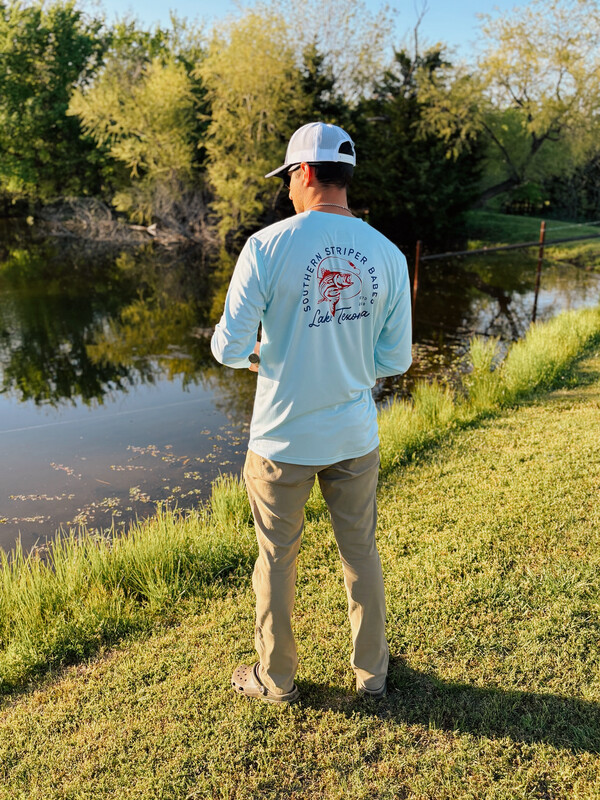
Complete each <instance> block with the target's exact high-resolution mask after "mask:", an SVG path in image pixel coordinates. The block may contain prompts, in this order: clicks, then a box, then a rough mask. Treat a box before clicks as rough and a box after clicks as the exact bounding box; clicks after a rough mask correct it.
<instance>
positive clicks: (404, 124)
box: [351, 49, 481, 246]
mask: <svg viewBox="0 0 600 800" xmlns="http://www.w3.org/2000/svg"><path fill="white" fill-rule="evenodd" d="M445 67H447V62H445V61H444V59H443V57H442V54H441V52H440V51H439V50H436V49H434V50H430V51H428V52H426V53H425V54H424V55H423V56H419V55H415V56H414V57H411V56H409V55H408V54H407V53H406V52H405V51H401V52H397V53H396V54H395V60H394V64H393V66H392V67H391V68H390V69H389V70H387V71H386V72H385V73H384V75H383V78H382V80H381V81H380V82H379V84H377V85H376V87H375V91H374V96H373V97H372V98H369V99H366V100H364V101H363V102H362V103H361V104H360V105H359V106H358V108H357V109H356V113H355V115H354V123H353V125H352V131H353V133H354V134H355V140H356V143H357V161H358V165H359V168H358V169H357V171H356V177H355V179H354V181H353V186H352V194H351V199H352V204H353V205H354V206H355V207H359V208H361V207H362V208H364V209H365V211H366V213H368V218H369V221H370V222H372V223H373V225H374V226H375V227H376V228H378V229H379V230H381V231H382V232H383V233H385V234H386V235H387V236H388V237H389V238H390V239H392V240H393V241H395V242H397V243H399V244H402V245H409V244H412V243H413V242H414V241H415V240H416V239H419V238H420V239H423V240H424V241H426V242H427V244H428V245H430V246H431V245H434V244H439V245H441V244H442V243H446V242H448V241H449V240H458V239H459V238H460V235H459V234H457V230H459V229H460V225H459V224H458V223H459V221H460V216H461V214H462V213H463V212H464V211H465V210H466V209H467V208H468V207H469V206H470V205H471V204H472V202H473V199H474V197H475V195H476V191H477V183H478V178H479V165H480V161H481V151H480V148H479V147H478V143H477V140H474V141H472V142H471V146H470V147H469V149H466V148H463V149H462V150H461V152H459V153H457V154H456V155H455V156H452V157H447V149H448V147H449V146H451V145H452V144H453V142H452V140H451V139H447V138H445V137H444V138H442V137H440V136H437V135H435V134H434V133H432V132H430V133H427V134H424V133H423V132H422V131H420V126H421V122H422V116H423V114H424V109H425V106H424V103H423V101H422V99H421V96H420V87H421V83H422V81H423V80H425V78H426V79H427V80H429V79H430V77H431V75H432V74H435V72H436V71H437V70H440V69H443V68H445Z"/></svg>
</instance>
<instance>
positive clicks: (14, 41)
mask: <svg viewBox="0 0 600 800" xmlns="http://www.w3.org/2000/svg"><path fill="white" fill-rule="evenodd" d="M105 46H106V34H105V33H104V32H103V29H102V23H101V22H99V21H98V20H88V19H87V18H86V16H85V15H84V14H83V13H82V12H81V11H80V10H78V9H77V8H76V7H75V4H74V3H73V2H66V3H63V2H55V3H52V4H47V3H44V2H33V3H31V4H25V3H24V2H21V0H10V2H8V3H7V4H4V3H2V4H1V5H0V190H2V191H3V192H4V193H5V194H9V195H12V196H15V195H16V196H19V195H26V196H28V197H30V198H34V199H36V198H41V199H47V198H51V197H56V196H60V195H68V194H75V193H87V192H93V191H97V190H98V188H99V179H98V169H97V167H98V156H97V154H96V153H95V150H94V147H93V144H92V142H91V141H89V140H86V138H85V137H83V136H82V132H81V128H80V125H79V122H78V120H77V119H75V118H72V117H69V116H67V113H66V112H67V107H68V105H69V99H70V96H71V93H72V91H73V89H74V87H75V86H84V85H85V84H86V83H87V82H88V81H89V79H90V78H91V76H92V75H93V74H94V71H95V69H96V67H97V65H98V63H99V62H100V59H101V58H102V54H103V51H104V49H105Z"/></svg>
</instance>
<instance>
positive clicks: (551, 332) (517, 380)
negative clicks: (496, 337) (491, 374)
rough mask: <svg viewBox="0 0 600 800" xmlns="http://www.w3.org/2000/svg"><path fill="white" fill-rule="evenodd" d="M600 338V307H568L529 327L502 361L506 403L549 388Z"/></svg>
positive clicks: (504, 399)
mask: <svg viewBox="0 0 600 800" xmlns="http://www.w3.org/2000/svg"><path fill="white" fill-rule="evenodd" d="M599 341H600V308H589V309H583V310H580V311H567V312H564V313H563V314H560V315H559V316H557V317H554V318H553V319H551V320H549V321H548V322H543V323H539V324H534V325H532V326H531V327H530V328H529V331H528V332H527V335H526V336H525V338H524V339H522V340H521V341H519V342H516V343H515V344H514V345H513V346H512V347H511V348H510V350H509V352H508V354H507V356H506V358H505V360H504V363H503V364H502V387H503V392H504V395H503V402H504V404H511V403H514V402H516V401H518V400H520V399H521V398H523V397H525V396H526V395H528V394H531V392H535V391H537V390H539V389H550V388H552V387H553V386H555V385H556V383H557V381H560V380H561V378H562V377H563V373H564V372H565V370H567V369H568V368H569V367H570V366H571V364H572V363H573V362H574V361H575V360H576V359H577V357H578V356H579V355H580V354H581V353H582V351H583V350H585V349H586V348H587V347H589V346H591V345H594V344H596V343H598V342H599Z"/></svg>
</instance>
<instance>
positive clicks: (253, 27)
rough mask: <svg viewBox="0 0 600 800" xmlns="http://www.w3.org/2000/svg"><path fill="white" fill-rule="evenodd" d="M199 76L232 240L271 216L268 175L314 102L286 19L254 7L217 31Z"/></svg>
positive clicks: (222, 213) (215, 187)
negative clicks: (234, 234) (305, 88)
mask: <svg viewBox="0 0 600 800" xmlns="http://www.w3.org/2000/svg"><path fill="white" fill-rule="evenodd" d="M197 75H198V76H199V77H200V78H201V80H202V81H203V83H204V85H205V86H206V89H207V97H208V101H209V103H210V108H211V118H210V124H209V127H208V131H207V135H206V138H205V140H204V142H203V144H204V146H205V148H206V152H207V155H208V167H207V174H208V178H209V181H210V184H211V188H212V191H213V193H214V202H213V210H214V212H215V213H216V215H217V217H218V219H219V230H220V232H221V236H222V238H223V239H225V238H226V237H227V234H228V233H230V232H239V233H241V232H242V231H243V229H248V228H251V227H253V226H256V225H257V224H258V223H259V221H261V220H262V219H263V217H264V214H265V211H266V209H267V208H268V206H269V205H270V204H271V203H272V201H273V188H274V187H273V182H269V181H266V180H265V179H264V178H263V175H265V174H266V173H267V172H269V171H270V170H271V169H273V167H274V166H275V165H277V164H278V163H281V160H282V159H283V154H284V151H285V142H286V141H287V139H288V138H289V136H290V135H291V134H292V132H293V131H294V130H295V128H296V127H298V125H299V124H300V121H301V120H302V121H305V118H306V115H307V114H308V112H309V103H308V101H307V98H306V97H305V95H304V94H303V93H302V91H300V87H301V80H302V75H301V72H300V70H299V67H298V66H297V65H296V62H295V58H294V51H293V48H292V46H291V44H290V41H289V39H288V35H287V32H286V24H285V21H284V20H283V19H282V18H280V17H278V16H277V15H276V14H274V13H269V14H266V13H262V14H259V13H257V12H255V11H250V12H248V13H246V14H245V15H244V16H243V17H241V18H240V19H238V20H236V21H234V22H233V23H230V24H229V25H228V27H227V28H226V29H217V30H216V31H215V33H214V36H213V39H212V41H211V43H210V45H209V47H208V51H207V55H206V58H204V59H203V60H202V61H201V62H200V64H199V65H198V69H197Z"/></svg>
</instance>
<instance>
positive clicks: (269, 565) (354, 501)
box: [244, 449, 388, 693]
mask: <svg viewBox="0 0 600 800" xmlns="http://www.w3.org/2000/svg"><path fill="white" fill-rule="evenodd" d="M378 473H379V451H378V450H377V449H375V450H373V451H372V452H371V453H368V454H367V455H366V456H362V457H360V458H350V459H347V460H346V461H340V462H338V463H336V464H331V465H328V466H323V465H320V466H304V465H298V464H285V463H283V462H281V461H270V460H269V459H267V458H263V457H262V456H259V455H257V454H256V453H253V452H252V451H248V455H247V457H246V464H245V467H244V479H245V481H246V487H247V490H248V496H249V498H250V504H251V506H252V512H253V514H254V522H255V526H256V536H257V540H258V551H259V553H258V559H257V561H256V564H255V567H254V574H253V577H252V586H253V588H254V592H255V594H256V649H257V651H258V655H259V657H260V664H261V668H260V676H261V680H262V681H263V683H264V684H265V686H266V687H267V688H268V689H270V690H271V691H273V692H277V693H284V692H288V691H290V690H291V688H292V686H293V683H294V676H295V674H296V669H297V666H298V658H297V654H296V644H295V641H294V635H293V633H292V624H291V616H292V610H293V606H294V593H295V582H296V557H297V555H298V550H299V549H300V538H301V535H302V529H303V526H304V505H305V503H306V501H307V500H308V496H309V494H310V490H311V488H312V485H313V483H314V480H315V476H317V478H318V480H319V484H320V486H321V491H322V493H323V497H324V498H325V501H326V502H327V506H328V508H329V512H330V514H331V520H332V523H333V530H334V534H335V538H336V541H337V545H338V549H339V552H340V556H341V559H342V566H343V571H344V583H345V586H346V593H347V596H348V616H349V618H350V627H351V631H352V640H353V645H354V647H353V652H352V658H351V665H352V668H353V669H354V671H355V673H356V677H357V680H358V682H359V684H360V685H361V686H365V687H366V688H367V689H371V690H377V689H379V688H380V687H381V686H382V685H383V683H384V681H385V678H386V673H387V667H388V646H387V642H386V639H385V597H384V589H383V575H382V572H381V561H380V559H379V553H378V552H377V546H376V544H375V526H376V521H377V504H376V495H375V492H376V488H377V478H378ZM315 625H318V621H317V620H315Z"/></svg>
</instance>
